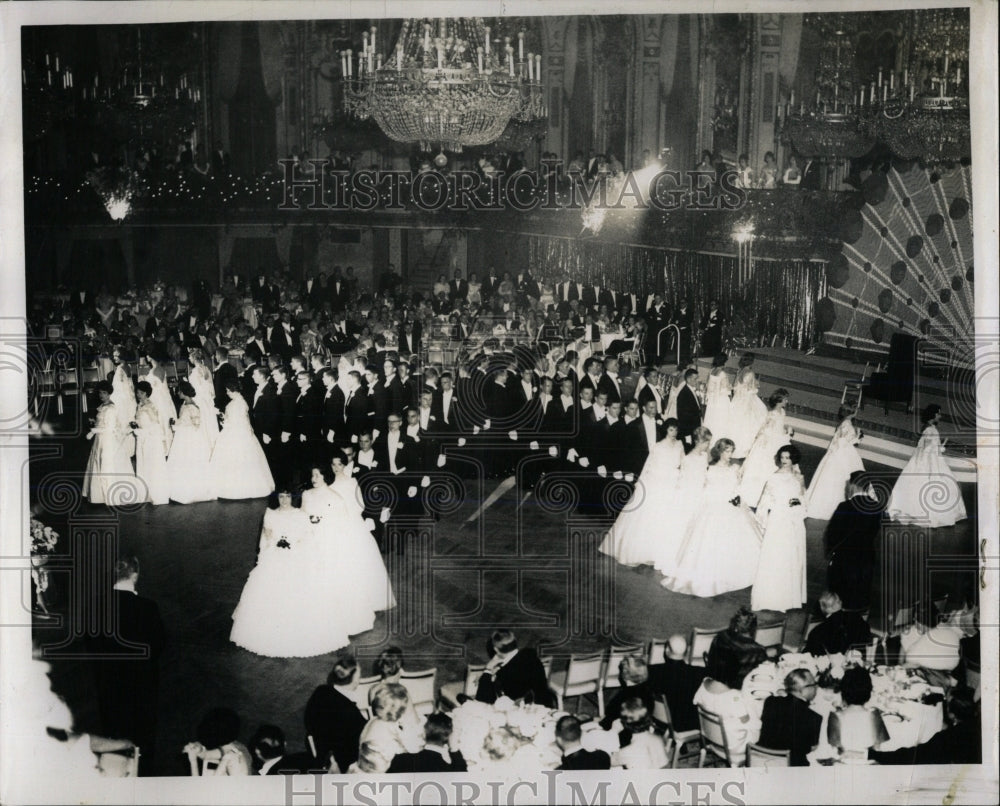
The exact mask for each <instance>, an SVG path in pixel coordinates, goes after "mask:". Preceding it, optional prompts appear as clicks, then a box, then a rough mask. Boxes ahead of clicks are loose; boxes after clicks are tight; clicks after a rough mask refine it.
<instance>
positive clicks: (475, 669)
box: [464, 663, 486, 698]
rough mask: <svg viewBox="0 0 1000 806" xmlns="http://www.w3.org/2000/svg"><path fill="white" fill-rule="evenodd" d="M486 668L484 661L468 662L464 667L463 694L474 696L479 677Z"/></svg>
mask: <svg viewBox="0 0 1000 806" xmlns="http://www.w3.org/2000/svg"><path fill="white" fill-rule="evenodd" d="M485 670H486V664H485V663H470V664H469V665H468V666H467V667H466V668H465V689H464V692H465V696H466V697H472V698H475V696H476V692H477V691H478V690H479V678H480V677H482V675H483V672H484V671H485Z"/></svg>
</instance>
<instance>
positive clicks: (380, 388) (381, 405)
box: [365, 362, 403, 434]
mask: <svg viewBox="0 0 1000 806" xmlns="http://www.w3.org/2000/svg"><path fill="white" fill-rule="evenodd" d="M388 363H389V362H386V364H388ZM392 375H393V380H394V381H395V385H396V387H397V393H396V404H395V405H396V407H399V405H400V404H399V400H400V399H401V398H402V396H403V393H402V388H401V387H399V380H398V379H397V378H396V370H395V366H393V370H392ZM365 382H366V385H367V387H368V392H367V406H368V429H369V430H370V431H372V432H373V433H374V432H376V431H377V432H378V433H379V434H384V433H385V432H386V427H385V426H386V420H387V419H388V417H389V413H390V412H391V411H392V410H393V404H392V399H391V396H390V394H389V390H388V389H387V388H386V386H385V383H383V381H382V379H381V378H380V377H379V374H378V372H377V371H376V370H375V367H372V366H370V367H368V369H366V370H365Z"/></svg>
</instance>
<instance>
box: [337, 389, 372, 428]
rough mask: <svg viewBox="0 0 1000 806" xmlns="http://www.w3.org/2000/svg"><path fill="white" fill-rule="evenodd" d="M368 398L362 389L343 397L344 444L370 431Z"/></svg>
mask: <svg viewBox="0 0 1000 806" xmlns="http://www.w3.org/2000/svg"><path fill="white" fill-rule="evenodd" d="M368 419H369V418H368V398H367V396H366V394H365V390H364V387H360V386H359V387H358V388H357V389H355V390H354V394H353V395H350V396H348V395H346V394H345V396H344V428H343V435H344V437H345V438H344V440H343V441H344V442H349V441H350V439H351V437H356V436H359V435H360V434H361V433H362V432H364V431H367V430H369V429H370V425H369V422H368Z"/></svg>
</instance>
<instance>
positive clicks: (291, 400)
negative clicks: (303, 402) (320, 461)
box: [278, 380, 299, 437]
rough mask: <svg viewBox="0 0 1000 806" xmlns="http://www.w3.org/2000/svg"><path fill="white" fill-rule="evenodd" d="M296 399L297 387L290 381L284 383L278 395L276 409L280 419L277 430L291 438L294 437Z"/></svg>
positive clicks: (297, 394)
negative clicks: (277, 408) (289, 435)
mask: <svg viewBox="0 0 1000 806" xmlns="http://www.w3.org/2000/svg"><path fill="white" fill-rule="evenodd" d="M298 397H299V387H297V386H296V385H295V384H294V383H292V382H291V381H290V380H288V381H285V385H284V386H282V387H281V393H280V394H279V395H278V407H279V413H280V417H281V423H280V425H281V428H280V429H279V430H280V431H281V432H283V433H288V434H291V435H292V436H293V437H294V436H295V408H296V406H295V401H296V400H297V399H298ZM279 436H280V434H279Z"/></svg>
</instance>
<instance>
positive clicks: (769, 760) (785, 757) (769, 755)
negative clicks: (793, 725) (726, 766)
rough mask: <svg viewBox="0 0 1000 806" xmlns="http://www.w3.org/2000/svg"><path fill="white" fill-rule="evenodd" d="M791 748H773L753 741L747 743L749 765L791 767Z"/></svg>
mask: <svg viewBox="0 0 1000 806" xmlns="http://www.w3.org/2000/svg"><path fill="white" fill-rule="evenodd" d="M791 756H792V751H791V750H772V749H771V748H770V747H762V746H761V745H759V744H753V742H751V743H750V744H748V745H747V766H748V767H790V766H791Z"/></svg>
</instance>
